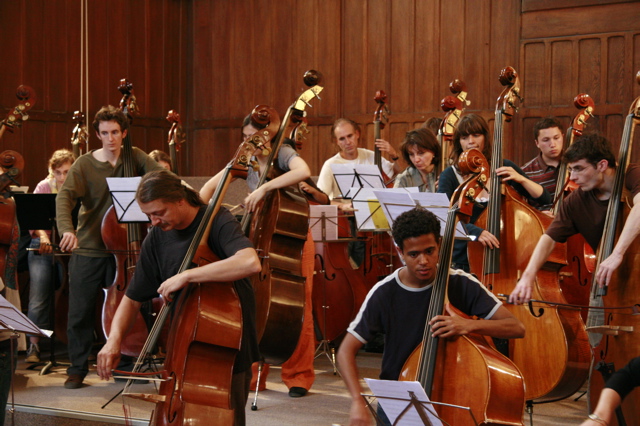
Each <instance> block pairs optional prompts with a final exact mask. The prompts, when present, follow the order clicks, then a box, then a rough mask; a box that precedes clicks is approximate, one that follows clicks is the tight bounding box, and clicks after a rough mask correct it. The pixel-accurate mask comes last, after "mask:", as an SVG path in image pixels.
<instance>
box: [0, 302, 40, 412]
mask: <svg viewBox="0 0 640 426" xmlns="http://www.w3.org/2000/svg"><path fill="white" fill-rule="evenodd" d="M0 331H8V332H11V333H12V335H11V337H10V339H11V359H10V362H11V364H10V365H11V371H13V365H14V362H15V359H14V358H15V355H14V353H15V350H14V345H15V339H16V338H17V336H18V333H26V334H35V335H38V336H41V337H47V334H46V333H44V332H43V331H42V330H40V329H39V328H38V326H36V325H35V324H34V323H33V322H32V321H31V320H29V318H27V316H26V315H25V314H23V313H22V312H20V311H19V310H18V309H17V308H16V307H15V306H13V305H12V304H11V303H9V301H8V300H7V299H5V298H4V297H3V296H2V295H0ZM10 387H11V408H10V410H8V411H10V412H11V413H13V412H14V402H15V401H14V398H13V373H12V374H11V384H10ZM0 415H3V416H4V415H5V413H0Z"/></svg>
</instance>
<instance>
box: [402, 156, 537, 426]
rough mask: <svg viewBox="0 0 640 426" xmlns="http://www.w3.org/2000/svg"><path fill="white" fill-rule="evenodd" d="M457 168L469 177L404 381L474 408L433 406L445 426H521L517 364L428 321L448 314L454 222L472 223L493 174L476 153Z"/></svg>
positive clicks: (457, 198)
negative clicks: (440, 332)
mask: <svg viewBox="0 0 640 426" xmlns="http://www.w3.org/2000/svg"><path fill="white" fill-rule="evenodd" d="M458 164H459V167H461V170H463V171H465V174H468V173H471V177H470V178H468V179H467V180H466V181H465V182H463V183H462V184H461V185H460V186H459V187H458V189H456V191H455V192H454V194H453V196H452V197H451V207H450V209H449V212H448V214H447V222H446V225H445V230H444V234H443V236H442V243H441V245H440V256H439V259H438V265H439V267H438V269H437V271H436V277H435V280H434V282H433V284H432V285H433V290H432V294H431V300H430V303H429V311H428V314H427V323H426V325H425V329H424V338H423V341H422V343H421V344H420V345H419V346H418V347H417V348H416V349H415V350H414V352H413V353H412V354H411V356H410V357H409V359H408V360H407V361H406V363H405V365H404V367H403V371H402V373H401V376H400V380H416V381H419V382H420V384H421V385H422V386H423V388H424V389H425V391H426V392H427V395H429V398H430V399H431V400H432V401H436V402H443V403H446V404H454V405H458V406H463V407H469V408H470V409H471V415H470V413H469V412H467V411H466V410H462V409H459V408H457V407H452V406H450V405H438V406H436V407H434V408H435V410H436V412H437V414H438V416H439V417H440V418H441V419H443V420H444V421H445V422H446V424H451V425H456V426H461V425H462V426H467V425H475V424H476V423H475V421H478V422H479V423H480V424H482V425H523V423H522V413H523V409H524V402H525V399H524V384H523V380H522V376H521V374H520V371H519V370H518V368H517V367H516V366H515V365H514V363H513V362H511V361H510V360H509V359H508V358H507V357H505V356H504V355H502V354H500V353H499V352H498V351H496V350H495V349H494V348H492V347H491V346H489V344H488V343H487V341H486V340H485V338H484V337H482V336H479V335H475V334H469V335H465V336H459V337H458V338H456V339H444V340H441V339H439V338H438V337H432V335H431V334H432V331H431V326H430V325H429V320H430V319H431V318H433V317H434V316H436V315H441V314H443V313H444V312H445V303H447V287H448V283H449V267H448V265H450V264H451V256H452V251H453V241H454V236H455V229H456V224H457V222H458V219H462V220H469V218H470V217H471V215H472V212H473V204H474V202H475V196H476V194H478V193H480V192H481V191H482V190H483V189H484V187H485V185H486V182H487V180H488V176H489V167H488V164H487V160H486V159H485V158H484V156H483V155H482V153H481V152H480V151H478V150H477V149H471V150H469V151H465V152H464V153H462V155H461V157H460V161H459V163H458ZM443 265H444V266H443ZM478 321H480V320H478Z"/></svg>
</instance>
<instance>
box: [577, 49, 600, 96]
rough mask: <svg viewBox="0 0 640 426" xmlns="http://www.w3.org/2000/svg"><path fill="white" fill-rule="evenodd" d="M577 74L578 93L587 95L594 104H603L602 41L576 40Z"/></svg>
mask: <svg viewBox="0 0 640 426" xmlns="http://www.w3.org/2000/svg"><path fill="white" fill-rule="evenodd" d="M577 43H578V61H577V66H578V73H577V80H576V81H578V88H577V90H576V91H577V92H579V93H588V94H589V96H591V97H592V98H593V101H594V102H595V103H596V104H600V103H602V102H603V100H604V99H603V97H602V88H603V79H602V77H601V69H602V40H600V39H599V38H584V39H582V40H578V41H577Z"/></svg>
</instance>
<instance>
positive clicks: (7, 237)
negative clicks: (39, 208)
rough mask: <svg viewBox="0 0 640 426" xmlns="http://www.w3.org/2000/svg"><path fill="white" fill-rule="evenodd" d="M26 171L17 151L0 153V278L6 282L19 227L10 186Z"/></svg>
mask: <svg viewBox="0 0 640 426" xmlns="http://www.w3.org/2000/svg"><path fill="white" fill-rule="evenodd" d="M23 169H24V159H23V158H22V155H20V154H19V153H18V152H16V151H11V150H7V151H3V152H2V153H0V170H1V171H2V174H0V277H2V279H3V280H4V279H5V278H4V277H5V269H6V267H7V264H11V263H10V262H11V261H12V260H11V259H10V256H11V254H12V253H11V252H12V251H14V252H17V246H16V247H15V250H11V248H12V246H13V245H14V244H16V245H17V238H18V233H17V231H18V225H17V217H16V202H15V200H14V199H13V197H12V195H11V193H10V192H9V186H10V185H16V184H17V183H18V182H17V181H16V178H17V177H18V176H20V174H21V173H22V170H23Z"/></svg>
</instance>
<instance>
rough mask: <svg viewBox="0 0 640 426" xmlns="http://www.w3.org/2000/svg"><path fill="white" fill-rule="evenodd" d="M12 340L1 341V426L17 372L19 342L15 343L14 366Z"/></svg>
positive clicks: (0, 425)
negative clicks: (14, 374) (14, 373)
mask: <svg viewBox="0 0 640 426" xmlns="http://www.w3.org/2000/svg"><path fill="white" fill-rule="evenodd" d="M10 340H11V339H8V340H3V341H0V426H3V425H4V418H5V417H6V415H7V401H8V399H9V392H10V390H11V379H12V378H13V372H14V371H15V370H16V361H17V359H18V342H17V341H14V342H13V365H11V341H10Z"/></svg>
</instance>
